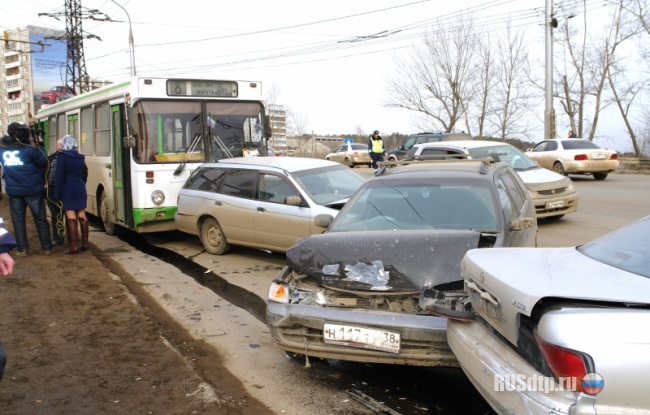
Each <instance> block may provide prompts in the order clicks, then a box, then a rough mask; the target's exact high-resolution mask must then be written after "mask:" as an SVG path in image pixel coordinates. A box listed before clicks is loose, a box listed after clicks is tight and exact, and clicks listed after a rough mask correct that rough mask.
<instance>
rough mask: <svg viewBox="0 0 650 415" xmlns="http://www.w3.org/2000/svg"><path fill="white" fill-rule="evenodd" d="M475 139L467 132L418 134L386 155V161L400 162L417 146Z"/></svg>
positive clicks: (411, 136) (408, 138) (409, 137)
mask: <svg viewBox="0 0 650 415" xmlns="http://www.w3.org/2000/svg"><path fill="white" fill-rule="evenodd" d="M472 139H473V137H472V136H471V135H469V134H467V133H465V132H460V133H418V134H413V135H410V136H408V137H407V138H406V141H405V142H404V144H402V145H399V146H397V148H395V149H393V150H390V151H389V152H388V153H386V160H388V161H400V160H402V159H403V158H404V156H405V155H406V153H407V152H408V151H409V150H410V149H411V147H413V146H414V145H416V144H422V143H434V142H436V141H457V140H472Z"/></svg>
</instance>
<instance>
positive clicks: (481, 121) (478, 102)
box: [465, 33, 497, 137]
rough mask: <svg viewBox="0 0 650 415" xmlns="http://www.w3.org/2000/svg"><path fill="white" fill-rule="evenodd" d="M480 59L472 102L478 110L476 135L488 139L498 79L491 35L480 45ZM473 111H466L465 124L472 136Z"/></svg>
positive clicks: (476, 112)
mask: <svg viewBox="0 0 650 415" xmlns="http://www.w3.org/2000/svg"><path fill="white" fill-rule="evenodd" d="M477 55H478V59H479V60H480V65H478V68H479V69H478V70H477V71H476V83H475V85H474V88H475V92H474V97H475V99H474V100H473V101H472V102H473V104H474V107H475V108H476V111H475V114H476V122H477V130H476V135H477V136H478V137H486V135H487V134H486V132H485V128H486V122H487V115H488V107H489V102H490V95H491V93H492V89H493V88H494V86H495V84H496V82H497V79H496V73H495V70H494V57H493V53H492V44H491V37H490V35H489V33H488V34H487V35H486V36H485V37H484V38H483V40H481V41H480V42H479V43H478V53H477ZM471 112H472V111H471V110H470V109H468V110H467V111H466V115H467V116H466V120H465V124H466V126H467V132H468V133H470V134H472V129H471V123H470V117H469V114H470V113H471Z"/></svg>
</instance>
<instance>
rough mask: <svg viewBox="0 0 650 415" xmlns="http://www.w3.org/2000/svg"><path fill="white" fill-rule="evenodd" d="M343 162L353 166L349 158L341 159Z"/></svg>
mask: <svg viewBox="0 0 650 415" xmlns="http://www.w3.org/2000/svg"><path fill="white" fill-rule="evenodd" d="M343 164H345V165H346V166H348V167H354V164H352V163H351V162H350V159H349V158H346V159H345V160H343Z"/></svg>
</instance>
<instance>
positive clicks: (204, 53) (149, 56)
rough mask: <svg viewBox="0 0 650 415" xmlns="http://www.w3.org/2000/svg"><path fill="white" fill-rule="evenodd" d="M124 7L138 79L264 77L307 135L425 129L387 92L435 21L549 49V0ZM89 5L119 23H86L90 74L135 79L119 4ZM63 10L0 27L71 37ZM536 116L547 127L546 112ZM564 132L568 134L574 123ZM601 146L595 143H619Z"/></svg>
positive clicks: (86, 7) (34, 5) (34, 11)
mask: <svg viewBox="0 0 650 415" xmlns="http://www.w3.org/2000/svg"><path fill="white" fill-rule="evenodd" d="M117 1H118V3H120V4H121V5H122V6H123V7H124V9H125V10H126V11H127V12H128V15H129V17H130V19H131V27H132V30H133V38H134V43H135V62H136V71H137V73H138V75H151V76H178V75H192V74H196V75H198V76H201V77H204V76H205V77H211V78H233V79H241V80H256V81H262V83H263V88H264V91H265V96H267V97H268V96H269V94H270V91H271V90H275V91H276V95H277V100H276V101H277V102H276V103H278V104H284V105H286V106H289V107H290V108H291V109H292V110H293V111H294V112H296V113H299V114H300V115H302V116H303V117H306V119H307V124H308V126H307V131H308V132H314V133H316V134H324V135H328V134H350V133H357V132H358V130H360V131H362V132H364V133H366V134H369V133H370V132H371V131H372V130H375V129H378V130H380V131H381V132H382V133H383V134H389V133H392V132H400V133H405V134H406V133H415V132H420V130H419V129H418V127H417V123H416V121H415V120H414V118H413V116H412V115H411V114H409V113H407V112H404V111H400V110H397V109H389V108H386V107H385V106H384V105H383V102H385V98H386V94H385V92H384V90H385V86H386V84H387V80H388V79H389V78H390V77H392V76H394V75H395V74H396V71H395V67H394V62H395V60H396V59H404V58H405V57H406V56H407V53H408V51H409V50H410V49H411V48H412V47H413V45H417V44H420V43H422V34H423V32H424V30H426V29H431V24H432V22H433V21H435V20H436V19H443V20H445V21H451V20H454V19H455V18H456V17H457V16H458V14H459V13H467V12H471V13H472V14H473V16H474V19H475V21H476V22H477V23H479V24H485V25H488V26H490V27H494V28H495V30H497V29H502V28H503V27H505V24H506V22H507V21H511V23H512V25H513V27H526V30H527V32H526V33H527V35H528V36H529V37H530V43H529V44H530V46H531V47H532V48H534V49H535V50H536V51H537V52H542V53H543V50H544V28H543V17H544V10H545V4H546V2H545V0H534V1H533V0H516V1H515V0H458V1H445V0H354V1H353V0H346V1H342V0H328V1H304V0H300V1H298V0H276V1H262V0H237V1H218V2H217V1H214V2H205V1H204V0H183V1H178V2H154V1H151V0H117ZM560 3H565V4H567V3H568V4H574V3H576V0H565V1H563V2H559V1H557V0H556V1H555V4H556V5H558V4H560ZM577 3H579V4H582V3H583V1H582V0H580V1H577ZM589 3H595V1H591V0H589ZM81 6H82V12H83V13H84V16H90V15H91V13H90V12H89V11H90V10H93V9H95V10H98V11H100V12H102V13H103V14H105V15H106V16H108V17H109V18H110V19H111V20H113V21H114V22H105V21H104V22H102V21H97V20H90V19H84V20H83V21H82V25H83V29H84V32H85V33H86V34H89V35H94V36H98V37H99V38H100V39H101V41H100V40H97V39H86V40H84V53H85V57H86V67H87V71H88V74H89V75H90V76H91V77H93V78H100V79H107V80H117V79H121V78H123V77H126V76H129V74H130V72H131V71H130V58H129V43H128V34H129V25H128V17H127V13H126V12H125V11H124V10H122V9H121V8H120V7H118V6H117V5H116V4H115V2H113V1H112V0H82V1H81ZM63 12H64V0H21V1H17V2H9V1H4V2H2V3H1V4H0V27H1V28H2V30H7V29H9V30H13V29H15V28H17V27H23V26H27V25H33V26H42V27H49V28H54V29H61V30H65V17H64V14H63ZM39 13H48V14H50V16H58V20H57V19H55V18H54V17H50V16H40V17H39V15H38V14H39ZM95 16H98V17H99V16H101V15H100V14H95ZM542 57H543V55H542ZM555 109H556V112H558V111H560V110H561V108H559V106H556V108H555ZM531 116H534V117H535V118H537V119H542V118H543V107H542V108H540V113H539V114H532V115H531ZM557 129H558V132H559V134H561V135H562V136H563V135H564V130H566V126H565V125H562V124H559V125H558V126H557ZM542 134H543V125H542V124H541V123H540V137H541V136H542ZM605 135H606V134H605ZM605 140H606V141H605V142H599V141H597V143H599V144H601V145H602V146H604V147H617V146H616V143H613V142H612V140H611V138H610V139H605ZM532 141H537V140H535V139H532ZM619 149H625V146H624V145H623V146H622V148H619Z"/></svg>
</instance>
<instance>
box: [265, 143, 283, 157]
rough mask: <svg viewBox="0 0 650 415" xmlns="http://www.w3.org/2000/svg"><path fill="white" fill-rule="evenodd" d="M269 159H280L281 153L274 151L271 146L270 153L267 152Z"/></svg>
mask: <svg viewBox="0 0 650 415" xmlns="http://www.w3.org/2000/svg"><path fill="white" fill-rule="evenodd" d="M267 153H268V155H269V157H280V156H281V155H282V154H280V152H279V151H277V150H276V149H274V148H273V147H271V146H269V147H268V151H267Z"/></svg>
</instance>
